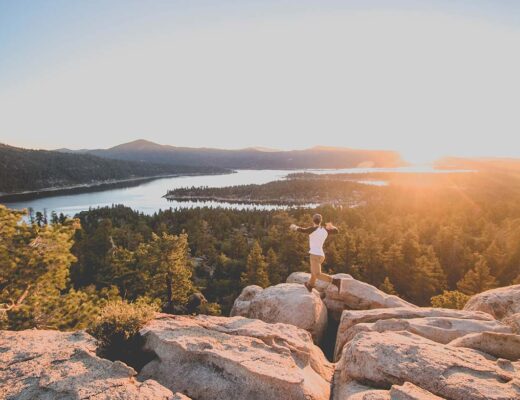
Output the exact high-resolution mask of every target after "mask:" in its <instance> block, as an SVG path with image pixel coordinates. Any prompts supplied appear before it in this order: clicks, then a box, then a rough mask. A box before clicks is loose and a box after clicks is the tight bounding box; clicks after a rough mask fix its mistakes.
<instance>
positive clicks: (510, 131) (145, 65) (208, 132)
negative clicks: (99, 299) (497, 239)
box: [0, 0, 520, 161]
mask: <svg viewBox="0 0 520 400" xmlns="http://www.w3.org/2000/svg"><path fill="white" fill-rule="evenodd" d="M519 133H520V1H515V0H511V1H500V0H490V1H483V0H468V1H456V0H450V1H444V0H435V1H433V0H432V1H429V2H427V1H404V0H403V1H392V0H380V1H370V0H359V1H346V0H345V1H328V0H316V1H308V0H294V1H280V0H279V1H248V0H237V1H218V0H210V1H196V0H185V1H173V0H171V1H158V0H157V1H131V0H122V1H116V0H112V1H109V0H100V1H94V0H90V1H73V0H63V1H53V0H46V1H25V0H0V142H5V143H8V144H11V145H16V146H24V147H36V148H48V149H52V148H58V147H69V148H85V147H86V148H98V147H109V146H113V145H116V144H119V143H122V142H126V141H130V140H134V139H137V138H144V139H148V140H152V141H156V142H159V143H163V144H172V145H177V146H197V147H200V146H211V147H224V148H240V147H247V146H267V147H275V148H284V149H288V148H305V147H310V146H314V145H318V144H320V145H330V146H347V147H355V148H374V149H394V150H398V151H400V152H402V154H403V155H404V157H405V158H407V159H408V160H410V161H423V160H431V159H434V158H436V157H439V156H443V155H462V156H509V157H520V146H519V145H518V144H517V143H518V137H519Z"/></svg>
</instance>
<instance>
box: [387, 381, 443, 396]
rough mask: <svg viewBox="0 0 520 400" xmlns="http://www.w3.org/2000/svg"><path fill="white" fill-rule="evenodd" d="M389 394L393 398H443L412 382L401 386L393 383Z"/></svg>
mask: <svg viewBox="0 0 520 400" xmlns="http://www.w3.org/2000/svg"><path fill="white" fill-rule="evenodd" d="M389 395H390V398H391V399H392V400H443V399H442V397H439V396H435V395H434V394H433V393H430V392H428V391H427V390H424V389H421V388H420V387H418V386H415V385H414V384H413V383H410V382H405V383H404V384H403V385H401V386H399V385H393V386H392V388H391V389H390V392H389Z"/></svg>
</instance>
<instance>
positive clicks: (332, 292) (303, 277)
mask: <svg viewBox="0 0 520 400" xmlns="http://www.w3.org/2000/svg"><path fill="white" fill-rule="evenodd" d="M309 277H310V274H309V273H306V272H294V273H292V274H291V275H289V277H288V278H287V282H288V283H299V284H303V283H304V282H307V281H308V280H309ZM334 277H335V278H339V279H341V290H340V291H338V289H337V288H336V286H334V285H331V284H328V283H326V282H322V281H317V284H316V290H317V291H319V292H320V293H322V296H323V302H324V303H325V305H326V307H327V309H328V311H329V315H330V316H331V317H332V318H334V319H335V320H337V321H339V320H340V318H341V313H342V312H343V310H370V309H374V308H389V307H407V308H417V306H415V305H413V304H411V303H409V302H407V301H405V300H403V299H401V298H399V297H397V296H393V295H389V294H386V293H385V292H383V291H381V290H379V289H378V288H376V287H375V286H372V285H369V284H368V283H365V282H361V281H358V280H357V279H354V278H352V276H350V275H348V274H336V275H334Z"/></svg>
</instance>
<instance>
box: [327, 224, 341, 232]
mask: <svg viewBox="0 0 520 400" xmlns="http://www.w3.org/2000/svg"><path fill="white" fill-rule="evenodd" d="M325 229H326V230H327V233H329V234H336V233H338V232H339V229H338V228H336V227H335V226H334V225H332V223H331V222H327V223H326V224H325Z"/></svg>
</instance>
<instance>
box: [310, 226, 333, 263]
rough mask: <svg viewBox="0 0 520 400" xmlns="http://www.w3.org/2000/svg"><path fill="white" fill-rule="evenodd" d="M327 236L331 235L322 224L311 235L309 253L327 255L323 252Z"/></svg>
mask: <svg viewBox="0 0 520 400" xmlns="http://www.w3.org/2000/svg"><path fill="white" fill-rule="evenodd" d="M327 236H329V233H328V232H327V230H326V229H325V228H323V227H322V226H320V227H319V228H318V229H316V230H315V231H314V232H312V233H311V234H310V235H309V249H310V250H309V254H314V255H316V256H323V257H325V253H324V252H323V244H324V243H325V240H326V239H327Z"/></svg>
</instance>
